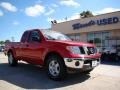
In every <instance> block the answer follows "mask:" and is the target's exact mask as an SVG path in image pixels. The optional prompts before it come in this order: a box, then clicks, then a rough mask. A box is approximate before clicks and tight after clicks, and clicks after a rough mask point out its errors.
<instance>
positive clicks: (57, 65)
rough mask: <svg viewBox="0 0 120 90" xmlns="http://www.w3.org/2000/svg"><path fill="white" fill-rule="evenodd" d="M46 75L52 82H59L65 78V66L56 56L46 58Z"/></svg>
mask: <svg viewBox="0 0 120 90" xmlns="http://www.w3.org/2000/svg"><path fill="white" fill-rule="evenodd" d="M47 74H48V76H49V77H50V78H51V79H53V80H61V79H64V78H65V76H66V74H67V73H66V66H65V64H64V61H63V60H62V58H61V57H60V56H58V55H51V56H49V57H48V58H47Z"/></svg>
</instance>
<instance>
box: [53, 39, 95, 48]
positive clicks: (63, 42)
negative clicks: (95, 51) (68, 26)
mask: <svg viewBox="0 0 120 90" xmlns="http://www.w3.org/2000/svg"><path fill="white" fill-rule="evenodd" d="M51 42H55V43H61V44H66V45H70V46H89V47H94V46H95V45H94V44H90V43H85V42H76V41H62V40H54V41H53V40H52V41H51Z"/></svg>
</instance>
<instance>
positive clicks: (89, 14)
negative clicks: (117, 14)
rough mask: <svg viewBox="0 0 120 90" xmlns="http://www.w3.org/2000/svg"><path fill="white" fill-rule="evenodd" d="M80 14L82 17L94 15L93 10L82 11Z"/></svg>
mask: <svg viewBox="0 0 120 90" xmlns="http://www.w3.org/2000/svg"><path fill="white" fill-rule="evenodd" d="M80 16H81V17H82V18H87V17H92V16H94V15H93V14H92V12H90V11H88V10H87V11H83V12H82V13H80Z"/></svg>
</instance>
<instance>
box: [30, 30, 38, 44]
mask: <svg viewBox="0 0 120 90" xmlns="http://www.w3.org/2000/svg"><path fill="white" fill-rule="evenodd" d="M29 42H40V35H39V32H38V31H32V32H31V34H30V37H29Z"/></svg>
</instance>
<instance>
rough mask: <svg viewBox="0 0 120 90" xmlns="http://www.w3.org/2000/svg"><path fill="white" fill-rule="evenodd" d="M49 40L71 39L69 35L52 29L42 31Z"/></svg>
mask: <svg viewBox="0 0 120 90" xmlns="http://www.w3.org/2000/svg"><path fill="white" fill-rule="evenodd" d="M41 32H42V33H43V35H44V36H45V38H46V39H47V40H69V41H70V40H71V39H70V38H69V37H68V36H66V35H64V34H62V33H60V32H56V31H52V30H42V31H41Z"/></svg>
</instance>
